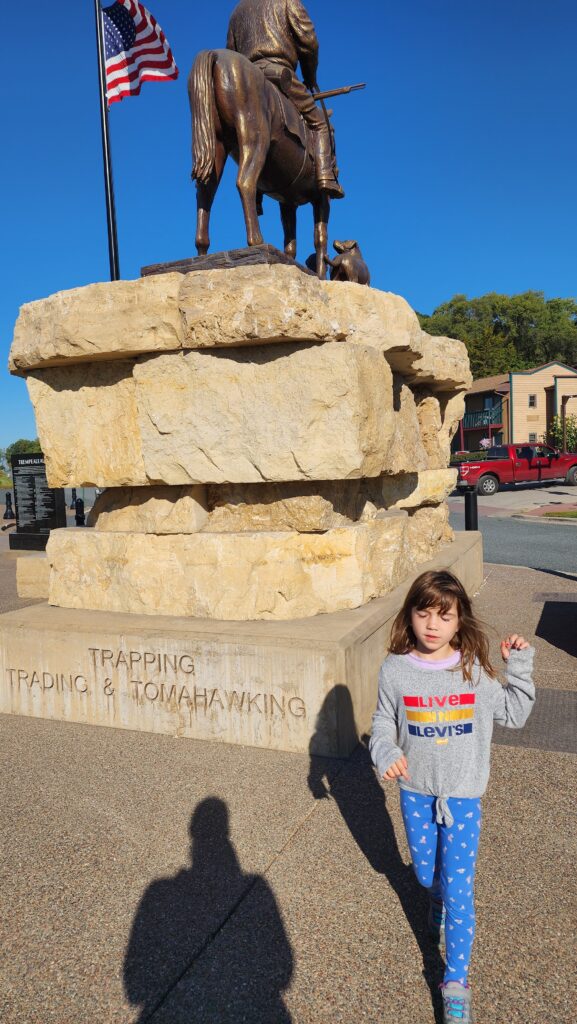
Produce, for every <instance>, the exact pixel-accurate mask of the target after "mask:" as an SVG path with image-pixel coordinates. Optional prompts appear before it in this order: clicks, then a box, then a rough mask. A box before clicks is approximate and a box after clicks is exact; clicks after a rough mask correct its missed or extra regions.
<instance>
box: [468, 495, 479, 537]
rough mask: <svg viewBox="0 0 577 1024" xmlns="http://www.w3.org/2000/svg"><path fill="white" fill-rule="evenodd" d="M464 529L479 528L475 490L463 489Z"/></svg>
mask: <svg viewBox="0 0 577 1024" xmlns="http://www.w3.org/2000/svg"><path fill="white" fill-rule="evenodd" d="M465 529H466V530H478V529H479V512H478V508H477V492H476V491H473V490H469V491H465Z"/></svg>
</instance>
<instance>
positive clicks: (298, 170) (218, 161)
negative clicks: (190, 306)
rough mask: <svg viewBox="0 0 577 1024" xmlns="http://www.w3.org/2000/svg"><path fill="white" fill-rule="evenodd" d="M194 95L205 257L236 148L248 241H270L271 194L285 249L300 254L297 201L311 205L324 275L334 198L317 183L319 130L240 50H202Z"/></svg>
mask: <svg viewBox="0 0 577 1024" xmlns="http://www.w3.org/2000/svg"><path fill="white" fill-rule="evenodd" d="M280 84H281V88H282V82H281V83H280ZM188 95H189V99H190V109H191V114H192V124H193V147H192V152H193V170H192V178H193V180H195V179H196V188H197V221H196V249H197V252H198V254H199V256H204V255H205V254H206V253H207V252H208V247H209V244H210V243H209V230H208V229H209V221H210V211H211V208H212V204H213V201H214V197H215V194H216V191H217V189H218V186H219V183H220V179H221V177H222V172H223V170H224V165H225V163H226V158H227V156H228V155H229V153H230V154H231V156H232V157H233V159H234V160H235V161H236V163H237V164H238V174H237V179H236V184H237V188H238V191H239V194H240V198H241V202H242V207H243V211H244V219H245V224H246V237H247V243H248V245H249V246H251V245H262V243H263V237H262V234H261V231H260V226H259V222H258V217H259V213H262V194H265V195H268V196H271V198H273V199H276V200H278V202H279V203H280V213H281V220H282V226H283V232H284V251H285V253H287V255H289V256H292V257H293V259H294V257H295V256H296V250H297V243H296V223H297V218H296V211H297V207H299V206H302V205H303V204H305V203H312V205H313V210H314V221H315V231H314V246H315V253H316V271H317V274H318V276H319V277H321V278H324V277H325V274H326V256H327V224H328V219H329V211H330V200H329V197H328V196H327V194H326V192H325V191H324V190H320V189H319V188H318V186H317V182H316V175H315V157H314V154H315V145H314V139H313V138H312V132H311V130H310V128H309V127H308V125H306V124H305V122H304V120H303V119H302V118H301V116H300V114H299V113H298V111H297V110H296V108H295V107H294V105H293V104H292V103H291V101H290V100H288V99H287V97H286V96H284V95H283V93H282V92H281V89H280V88H278V87H277V86H276V85H274V84H273V83H272V82H270V81H269V80H268V79H267V78H265V76H264V74H263V72H262V71H261V69H260V68H259V67H258V66H257V65H255V64H253V63H251V61H249V60H248V59H247V58H246V57H244V56H242V54H239V53H236V52H234V51H233V50H202V51H201V52H200V53H199V54H198V56H197V57H196V60H195V62H194V64H193V66H192V71H191V72H190V75H189V79H188Z"/></svg>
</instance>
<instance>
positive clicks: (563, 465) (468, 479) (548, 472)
mask: <svg viewBox="0 0 577 1024" xmlns="http://www.w3.org/2000/svg"><path fill="white" fill-rule="evenodd" d="M458 469H459V477H458V480H457V487H474V488H475V490H476V491H477V494H496V493H497V491H498V490H499V487H500V486H501V484H516V483H526V482H531V481H535V483H540V482H541V481H542V480H564V481H565V483H567V484H573V485H577V453H576V452H573V453H571V452H559V451H557V450H556V449H555V448H550V447H549V446H548V445H546V444H503V445H496V446H495V447H494V448H489V449H488V450H487V457H486V459H483V460H481V461H478V462H461V463H459V466H458Z"/></svg>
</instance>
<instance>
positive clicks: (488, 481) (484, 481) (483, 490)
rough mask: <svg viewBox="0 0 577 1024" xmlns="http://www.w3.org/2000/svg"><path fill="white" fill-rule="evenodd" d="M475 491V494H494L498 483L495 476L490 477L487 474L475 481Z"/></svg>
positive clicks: (497, 488)
mask: <svg viewBox="0 0 577 1024" xmlns="http://www.w3.org/2000/svg"><path fill="white" fill-rule="evenodd" d="M476 490H477V494H486V495H488V494H496V493H497V491H498V490H499V481H498V480H497V477H496V476H491V474H490V473H487V475H486V476H482V477H481V479H480V480H478V481H477V488H476Z"/></svg>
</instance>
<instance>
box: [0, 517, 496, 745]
mask: <svg viewBox="0 0 577 1024" xmlns="http://www.w3.org/2000/svg"><path fill="white" fill-rule="evenodd" d="M431 568H432V569H441V568H448V569H450V570H451V571H452V572H454V573H455V574H456V575H457V576H459V578H460V579H461V580H462V582H463V584H464V586H465V587H466V589H467V591H468V592H469V593H474V592H475V591H476V590H477V589H478V588H479V586H480V584H481V582H482V579H483V557H482V542H481V535H480V534H479V533H466V534H458V535H457V536H456V539H455V541H454V542H453V543H452V544H450V545H449V546H448V547H446V548H445V549H444V550H443V551H442V552H441V553H440V554H439V555H437V556H436V557H435V558H434V559H432V560H431V561H430V562H428V563H426V564H425V565H422V566H420V567H419V570H418V571H417V572H415V573H414V574H413V575H411V576H410V577H408V578H407V579H406V580H405V581H404V582H403V584H402V585H401V586H399V587H397V588H396V589H395V590H393V591H392V592H391V593H390V594H388V595H387V596H386V597H384V598H380V599H378V600H376V601H372V602H370V603H369V604H368V605H365V606H363V607H362V608H356V609H354V610H352V611H343V612H337V613H335V614H332V615H318V616H315V617H314V618H310V619H300V620H292V621H279V622H262V621H260V622H221V621H215V620H210V619H190V618H188V619H187V618H173V617H169V616H158V617H157V618H152V617H151V616H149V615H127V614H113V613H110V612H94V611H85V610H75V609H65V608H54V607H50V606H48V605H44V604H42V605H36V606H34V607H29V608H24V609H22V610H20V611H15V612H9V613H8V614H6V615H2V616H0V713H7V714H17V715H31V716H34V717H38V718H51V719H59V720H64V721H69V722H82V723H85V724H91V725H108V726H113V727H116V728H121V729H135V730H138V731H143V732H158V733H168V734H170V735H174V736H187V737H193V738H195V739H207V740H219V741H221V742H225V743H241V744H247V745H249V746H258V747H266V748H269V749H275V750H292V751H299V752H307V751H308V752H310V753H311V754H318V755H326V756H334V757H346V756H347V755H348V754H349V753H350V752H351V750H352V749H353V748H354V746H355V744H356V742H357V740H358V738H359V736H360V735H362V734H363V732H365V731H367V730H368V729H369V727H370V723H371V717H372V714H373V711H374V709H375V704H376V684H377V675H378V670H379V666H380V664H381V661H382V659H383V656H384V653H385V649H386V644H387V640H388V636H389V632H390V628H391V624H392V620H393V619H394V617H395V615H396V614H397V612H398V610H399V608H400V606H401V604H402V602H403V600H404V597H405V595H406V593H407V590H408V588H409V586H410V585H411V583H412V581H413V579H414V578H415V577H416V576H418V575H419V574H420V573H421V572H423V571H425V570H426V569H431Z"/></svg>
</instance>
